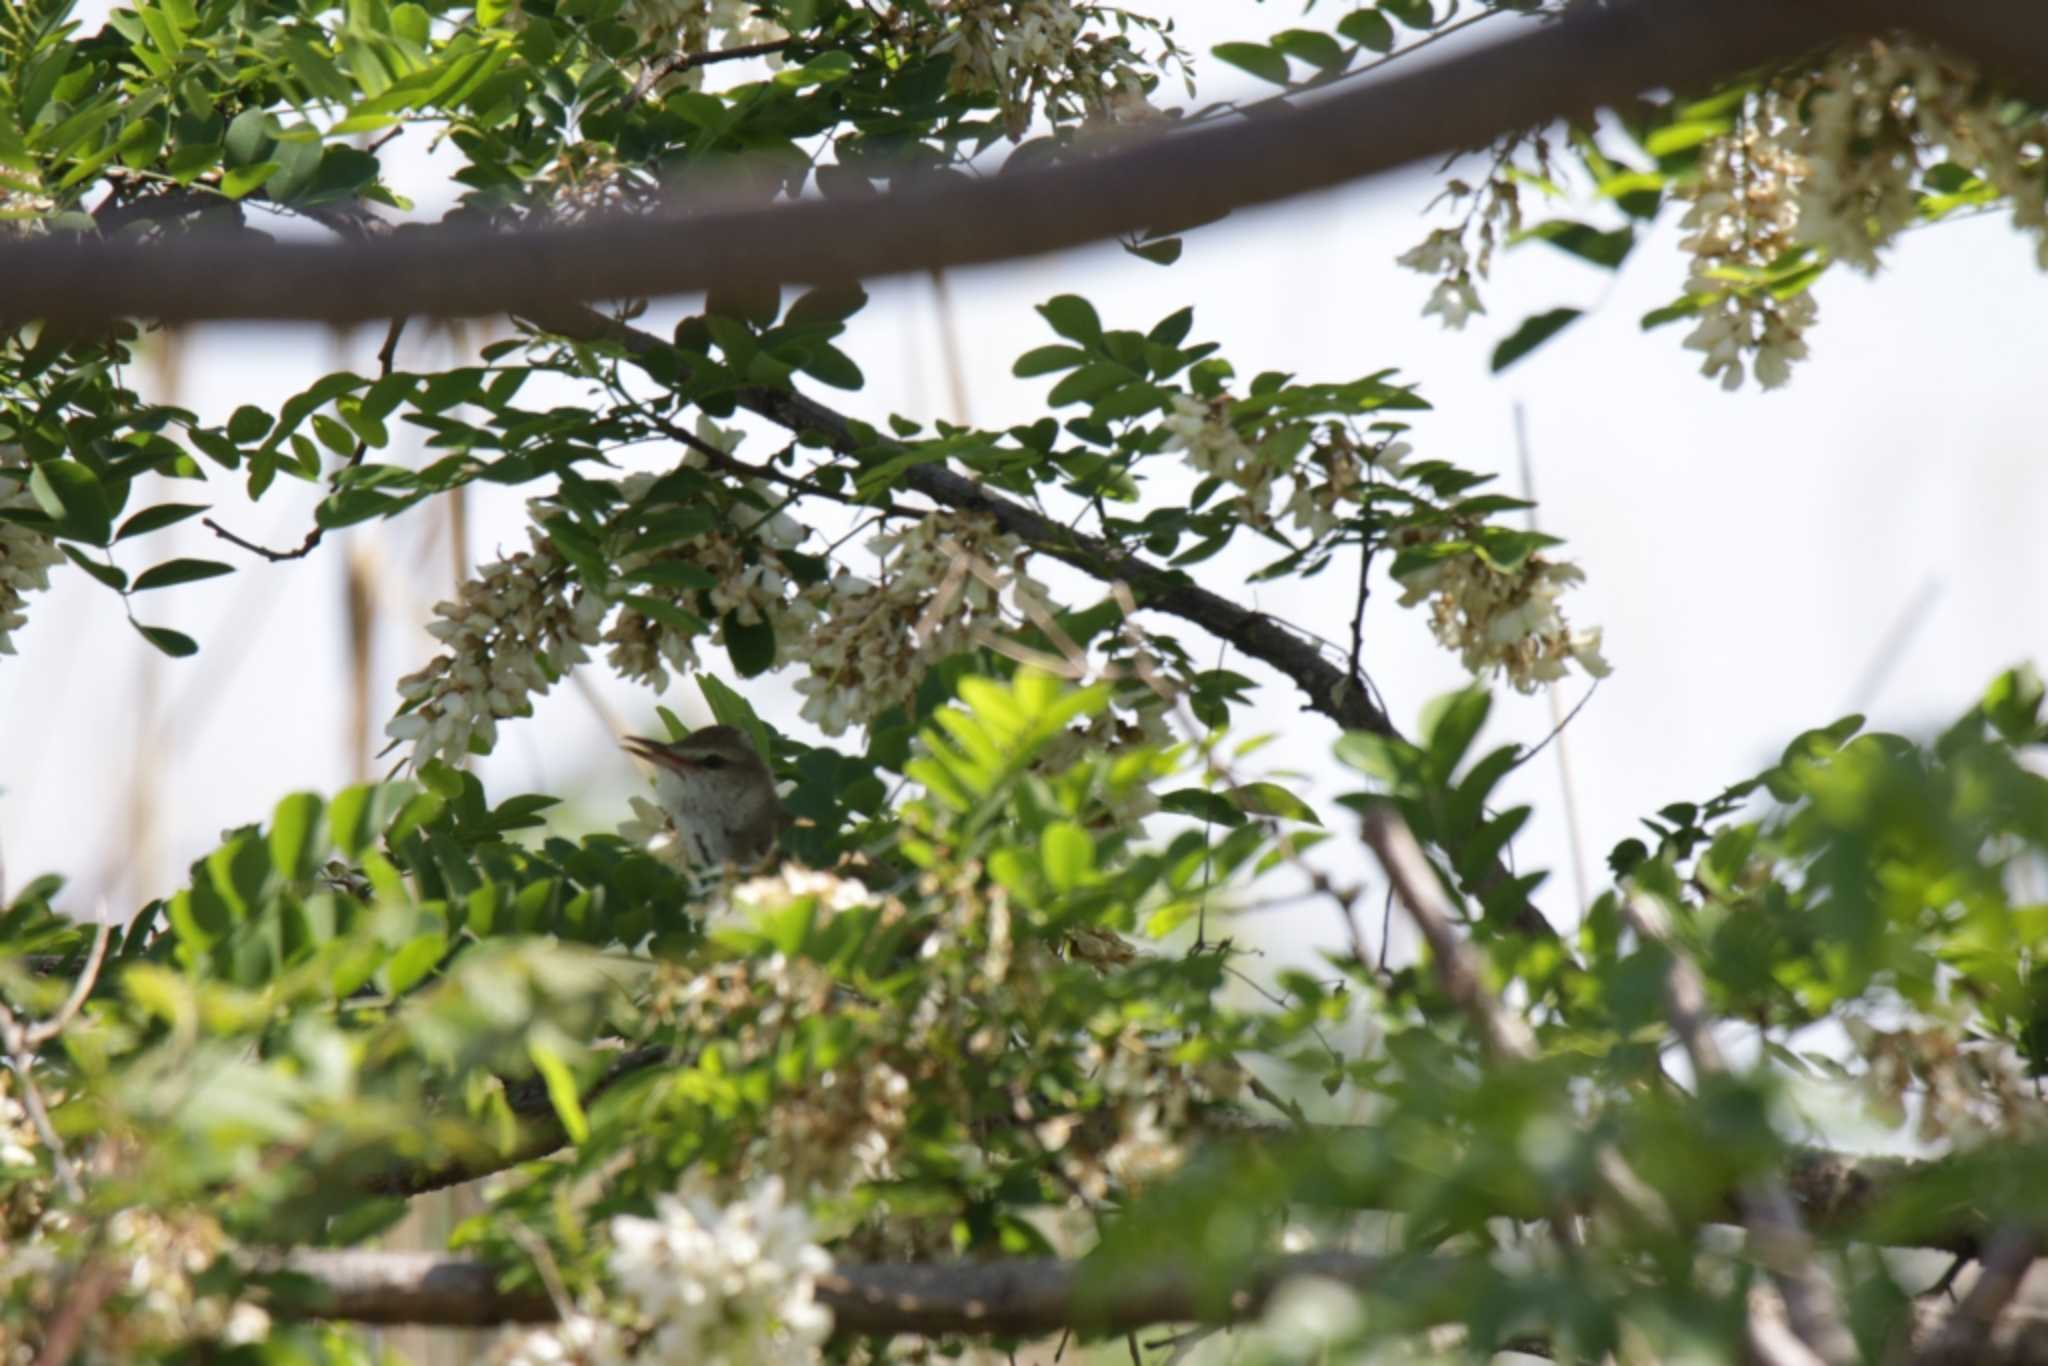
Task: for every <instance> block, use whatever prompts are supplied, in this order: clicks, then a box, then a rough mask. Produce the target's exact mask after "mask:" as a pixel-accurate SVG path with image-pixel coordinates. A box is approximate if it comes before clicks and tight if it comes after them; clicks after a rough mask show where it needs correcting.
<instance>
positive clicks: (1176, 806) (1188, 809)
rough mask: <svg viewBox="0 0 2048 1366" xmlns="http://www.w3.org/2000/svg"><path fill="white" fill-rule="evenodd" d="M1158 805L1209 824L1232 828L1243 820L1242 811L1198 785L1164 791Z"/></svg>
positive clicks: (1242, 822)
mask: <svg viewBox="0 0 2048 1366" xmlns="http://www.w3.org/2000/svg"><path fill="white" fill-rule="evenodd" d="M1159 806H1160V809H1161V810H1163V811H1171V812H1174V813H1175V814H1176V815H1181V816H1192V817H1194V818H1195V819H1196V820H1198V821H1207V822H1208V823H1210V824H1211V825H1223V826H1229V827H1231V828H1233V829H1234V828H1236V827H1237V826H1240V825H1243V824H1244V822H1245V815H1244V812H1242V811H1240V810H1238V809H1237V807H1235V806H1233V805H1232V804H1231V803H1230V801H1229V800H1228V799H1227V798H1225V797H1223V796H1222V795H1221V794H1219V793H1215V792H1207V791H1204V790H1203V789H1201V788H1199V787H1183V788H1179V789H1177V790H1175V791H1173V792H1168V793H1164V794H1163V795H1161V797H1160V798H1159Z"/></svg>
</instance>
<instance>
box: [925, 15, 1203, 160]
mask: <svg viewBox="0 0 2048 1366" xmlns="http://www.w3.org/2000/svg"><path fill="white" fill-rule="evenodd" d="M908 8H909V7H907V6H899V7H898V12H899V14H900V13H902V12H903V11H904V10H907V9H908ZM931 9H932V11H933V12H934V13H936V14H937V15H938V17H939V18H940V19H941V20H942V21H944V22H945V24H946V29H945V31H944V33H943V35H942V36H940V37H938V38H937V40H936V41H935V42H933V43H932V44H931V46H930V48H929V49H928V50H929V51H930V52H931V53H932V54H933V55H934V56H951V57H952V59H953V85H954V88H955V89H959V90H968V91H982V92H988V93H991V94H993V95H995V97H996V98H997V100H999V101H1000V102H1001V105H1002V114H1003V126H1004V128H1005V129H1006V130H1007V131H1008V132H1009V134H1010V136H1011V137H1012V138H1021V137H1023V136H1024V133H1025V131H1026V130H1027V129H1029V128H1030V126H1031V120H1032V118H1033V116H1034V115H1035V114H1039V113H1043V114H1044V116H1045V117H1046V118H1047V119H1048V120H1049V121H1050V122H1052V123H1053V124H1055V125H1058V124H1062V123H1067V122H1071V121H1074V120H1077V119H1094V120H1103V121H1108V122H1118V123H1129V122H1142V121H1147V120H1149V119H1152V118H1156V117H1158V111H1157V110H1155V109H1153V108H1152V106H1151V103H1150V101H1149V100H1148V99H1147V98H1146V90H1147V82H1146V80H1145V76H1146V73H1147V72H1148V71H1149V70H1151V69H1152V68H1153V66H1154V62H1153V61H1152V60H1151V59H1148V58H1145V57H1143V56H1141V55H1140V54H1139V53H1138V51H1137V49H1136V48H1134V47H1133V46H1132V45H1131V41H1130V39H1129V38H1127V37H1126V36H1124V33H1123V32H1122V31H1117V32H1111V31H1108V23H1107V22H1106V21H1110V20H1115V21H1117V28H1118V30H1123V29H1127V28H1129V27H1131V26H1133V25H1138V26H1143V27H1148V28H1152V29H1154V31H1155V32H1159V34H1160V36H1161V38H1162V40H1164V38H1165V35H1164V33H1163V31H1161V30H1159V28H1158V26H1157V25H1156V24H1155V23H1153V22H1152V21H1150V20H1148V19H1146V18H1145V17H1144V16H1140V15H1132V14H1127V13H1125V12H1124V11H1122V10H1118V9H1115V8H1113V7H1110V6H1105V5H1093V4H1086V3H1083V4H1073V3H1070V2H1069V0H934V3H933V4H932V6H931ZM1176 56H1177V49H1175V48H1174V47H1173V45H1172V43H1171V42H1170V41H1167V43H1166V51H1165V53H1164V54H1163V55H1162V56H1161V57H1160V58H1159V64H1163V63H1164V61H1166V60H1167V59H1170V58H1174V57H1176Z"/></svg>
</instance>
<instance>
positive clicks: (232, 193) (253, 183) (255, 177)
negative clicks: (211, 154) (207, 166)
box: [220, 161, 277, 199]
mask: <svg viewBox="0 0 2048 1366" xmlns="http://www.w3.org/2000/svg"><path fill="white" fill-rule="evenodd" d="M276 173H277V163H276V162H274V161H259V162H257V163H256V164H255V165H254V166H237V167H236V168H235V169H234V170H232V171H226V172H223V173H222V175H221V178H220V192H221V193H222V194H223V195H225V196H227V197H228V198H229V199H243V198H246V197H247V196H249V195H251V194H253V193H255V192H256V191H257V190H259V189H261V188H262V186H263V182H264V181H266V180H268V179H270V177H271V176H273V175H275V174H276Z"/></svg>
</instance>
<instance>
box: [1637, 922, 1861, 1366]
mask: <svg viewBox="0 0 2048 1366" xmlns="http://www.w3.org/2000/svg"><path fill="white" fill-rule="evenodd" d="M1622 915H1623V916H1624V917H1625V918H1626V919H1627V920H1628V923H1629V924H1630V925H1631V926H1632V927H1633V928H1634V929H1635V932H1636V933H1637V934H1638V935H1640V936H1641V937H1642V939H1643V940H1644V942H1645V943H1655V944H1659V945H1662V946H1663V948H1664V951H1665V953H1666V955H1667V957H1668V959H1669V966H1668V967H1667V968H1666V969H1665V973H1664V1000H1665V1013H1666V1014H1667V1015H1668V1016H1669V1017H1670V1020H1671V1028H1672V1031H1673V1032H1674V1033H1676V1034H1677V1035H1678V1041H1679V1043H1680V1044H1681V1045H1683V1046H1684V1048H1685V1053H1686V1056H1687V1057H1688V1058H1690V1059H1691V1060H1692V1067H1693V1071H1694V1072H1695V1073H1696V1074H1697V1075H1698V1076H1700V1077H1701V1078H1703V1079H1704V1078H1707V1077H1713V1076H1723V1075H1726V1073H1727V1071H1728V1064H1727V1061H1726V1059H1724V1058H1723V1057H1722V1056H1721V1046H1720V1044H1719V1043H1717V1042H1716V1041H1715V1039H1714V1035H1713V1031H1712V1029H1711V1028H1710V1027H1709V1022H1708V1020H1707V988H1706V983H1705V982H1704V981H1703V980H1702V979H1701V977H1700V970H1699V968H1698V967H1697V966H1696V965H1695V964H1694V963H1693V961H1692V959H1691V958H1690V957H1689V956H1688V955H1687V954H1686V953H1685V952H1684V951H1683V950H1682V949H1681V948H1680V947H1679V945H1677V944H1676V943H1674V942H1673V941H1672V938H1671V935H1670V931H1669V927H1668V926H1667V925H1666V924H1665V921H1664V911H1663V907H1661V906H1659V905H1658V904H1657V903H1656V902H1654V901H1652V900H1651V899H1650V898H1649V897H1648V896H1646V895H1644V894H1642V893H1635V894H1633V895H1630V896H1627V897H1624V898H1623V899H1622ZM1737 1200H1738V1203H1739V1205H1740V1207H1741V1211H1742V1223H1743V1227H1744V1228H1746V1229H1748V1231H1749V1236H1750V1242H1751V1245H1752V1246H1753V1247H1754V1248H1755V1250H1756V1254H1757V1257H1758V1259H1759V1260H1761V1261H1762V1262H1763V1264H1764V1268H1765V1269H1766V1270H1767V1271H1769V1272H1770V1274H1771V1279H1772V1281H1773V1282H1774V1283H1775V1284H1776V1285H1777V1287H1778V1293H1779V1294H1780V1295H1781V1296H1783V1297H1784V1300H1785V1312H1786V1315H1787V1317H1788V1318H1789V1319H1790V1321H1791V1325H1792V1331H1793V1332H1794V1333H1795V1334H1797V1335H1798V1337H1799V1340H1800V1341H1801V1342H1803V1343H1805V1344H1806V1345H1807V1346H1808V1347H1810V1348H1811V1349H1813V1351H1814V1352H1815V1353H1817V1354H1818V1355H1819V1356H1820V1357H1821V1358H1822V1359H1823V1360H1824V1361H1828V1362H1833V1363H1837V1366H1840V1364H1842V1363H1847V1362H1852V1361H1855V1360H1857V1359H1858V1358H1859V1356H1860V1353H1859V1352H1858V1350H1857V1347H1856V1340H1855V1339H1854V1338H1853V1337H1851V1336H1850V1334H1849V1330H1848V1327H1847V1326H1846V1320H1845V1319H1844V1317H1843V1313H1842V1305H1841V1300H1840V1297H1839V1296H1838V1295H1837V1294H1836V1292H1835V1287H1834V1284H1833V1282H1831V1281H1830V1280H1829V1279H1828V1278H1827V1276H1826V1274H1825V1273H1823V1272H1822V1271H1821V1269H1820V1267H1819V1265H1818V1264H1817V1262H1816V1261H1815V1259H1814V1251H1813V1240H1812V1239H1811V1238H1810V1237H1809V1236H1808V1235H1807V1232H1806V1226H1805V1224H1804V1223H1803V1222H1802V1221H1801V1220H1800V1217H1799V1209H1798V1207H1797V1206H1796V1205H1794V1204H1793V1203H1792V1197H1791V1195H1790V1194H1789V1193H1788V1192H1787V1191H1786V1189H1785V1186H1784V1184H1783V1183H1782V1182H1780V1181H1778V1180H1777V1179H1776V1178H1773V1177H1765V1178H1760V1179H1758V1180H1755V1181H1752V1182H1750V1183H1749V1184H1748V1185H1747V1186H1746V1187H1745V1188H1744V1189H1743V1190H1742V1192H1741V1193H1740V1194H1739V1195H1738V1196H1737Z"/></svg>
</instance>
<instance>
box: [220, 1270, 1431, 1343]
mask: <svg viewBox="0 0 2048 1366" xmlns="http://www.w3.org/2000/svg"><path fill="white" fill-rule="evenodd" d="M1387 1265H1388V1264H1387V1263H1386V1262H1384V1261H1383V1260H1382V1259H1380V1258H1377V1257H1363V1256H1355V1255H1352V1254H1348V1253H1335V1252H1323V1253H1307V1254H1303V1255H1300V1256H1293V1257H1282V1258H1276V1259H1275V1260H1274V1261H1272V1262H1271V1263H1268V1264H1267V1265H1265V1266H1263V1267H1261V1268H1259V1270H1258V1271H1257V1272H1256V1273H1255V1274H1254V1275H1253V1276H1252V1277H1251V1278H1250V1280H1249V1281H1248V1283H1247V1284H1246V1285H1244V1286H1243V1287H1241V1288H1239V1289H1237V1290H1235V1291H1234V1292H1231V1293H1229V1294H1227V1295H1223V1296H1216V1295H1213V1294H1208V1293H1205V1292H1204V1290H1203V1288H1202V1284H1201V1282H1200V1280H1199V1278H1197V1277H1196V1276H1194V1275H1192V1274H1189V1273H1188V1272H1187V1271H1185V1270H1178V1269H1165V1268H1154V1269H1148V1270H1144V1271H1132V1272H1130V1273H1128V1274H1119V1275H1118V1276H1116V1277H1114V1278H1105V1277H1103V1276H1102V1275H1100V1274H1099V1272H1096V1273H1095V1274H1091V1270H1092V1269H1091V1268H1090V1267H1089V1266H1088V1264H1086V1263H1081V1262H1061V1261H1054V1260H1050V1259H1018V1260H1014V1261H1002V1262H956V1263H933V1264H922V1265H849V1266H840V1267H837V1268H835V1269H834V1270H833V1271H832V1272H831V1273H830V1274H828V1275H826V1276H823V1277H821V1278H820V1279H819V1281H818V1299H819V1301H820V1302H821V1303H822V1304H824V1305H825V1306H826V1307H827V1308H829V1309H830V1310H831V1311H832V1317H833V1322H834V1324H835V1326H836V1327H837V1329H838V1331H840V1332H842V1333H860V1334H870V1333H919V1334H926V1335H933V1336H936V1335H939V1334H946V1333H977V1334H980V1333H986V1334H992V1335H998V1336H1011V1335H1014V1336H1036V1335H1044V1334H1050V1333H1057V1332H1059V1331H1061V1330H1062V1329H1068V1328H1074V1329H1080V1330H1084V1331H1088V1332H1099V1333H1122V1332H1129V1331H1132V1330H1134V1329H1138V1328H1143V1327H1146V1326H1148V1325H1151V1324H1156V1323H1191V1322H1204V1323H1232V1322H1238V1321H1242V1320H1244V1319H1247V1318H1255V1317H1257V1315H1258V1314H1259V1312H1260V1310H1261V1309H1262V1308H1263V1307H1264V1305H1265V1302H1266V1299H1267V1298H1268V1296H1270V1295H1271V1293H1272V1292H1273V1290H1274V1289H1275V1288H1277V1287H1278V1286H1279V1285H1280V1284H1281V1283H1282V1282H1283V1281H1285V1280H1286V1279H1288V1278H1289V1277H1292V1276H1322V1277H1328V1278H1330V1279H1333V1280H1339V1281H1343V1282H1344V1283H1346V1284H1348V1285H1353V1286H1358V1287H1360V1288H1364V1287H1366V1286H1369V1285H1371V1284H1373V1283H1374V1281H1375V1280H1377V1279H1378V1278H1379V1277H1381V1276H1382V1275H1383V1274H1384V1273H1385V1269H1386V1267H1387ZM254 1269H255V1270H257V1271H259V1272H284V1273H288V1274H291V1275H294V1276H301V1277H305V1278H307V1279H308V1280H311V1281H313V1282H314V1283H315V1285H316V1287H317V1291H316V1293H315V1294H314V1295H313V1296H311V1297H310V1298H309V1300H308V1302H306V1303H305V1304H304V1305H303V1307H302V1306H301V1305H300V1304H299V1303H296V1302H292V1303H287V1302H282V1301H281V1302H279V1303H277V1304H274V1305H272V1306H271V1309H272V1312H273V1313H277V1314H300V1315H303V1316H306V1317H316V1318H330V1319H348V1320H353V1321H355V1322H358V1323H422V1324H438V1325H455V1326H471V1327H475V1326H482V1325H489V1324H500V1323H546V1322H550V1321H552V1320H554V1319H555V1317H556V1311H555V1305H554V1302H553V1301H552V1300H551V1299H550V1297H549V1296H548V1294H547V1292H546V1291H545V1290H544V1289H541V1288H539V1287H533V1288H529V1289H520V1290H501V1289H500V1288H499V1284H498V1283H499V1279H500V1277H501V1276H502V1274H503V1273H502V1269H501V1268H498V1267H494V1266H491V1265H489V1264H487V1263H484V1262H477V1261H470V1260H467V1259H463V1258H457V1257H449V1256H446V1255H443V1254H440V1253H433V1252H367V1251H296V1252H292V1253H289V1254H287V1255H285V1256H282V1257H279V1258H275V1259H271V1260H267V1261H264V1262H260V1263H258V1265H257V1266H256V1267H255V1268H254ZM1446 1270H1447V1271H1448V1270H1449V1264H1448V1263H1447V1264H1446ZM1408 1271H1409V1269H1408V1268H1405V1267H1404V1273H1407V1272H1408ZM1412 1283H1413V1282H1412V1281H1411V1280H1410V1276H1409V1274H1404V1276H1403V1284H1404V1285H1407V1284H1412ZM296 1299H297V1297H294V1301H296Z"/></svg>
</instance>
